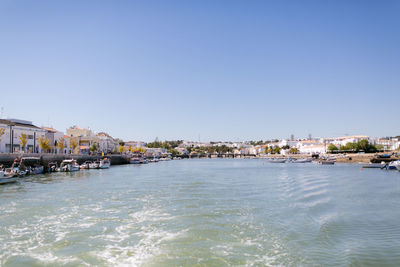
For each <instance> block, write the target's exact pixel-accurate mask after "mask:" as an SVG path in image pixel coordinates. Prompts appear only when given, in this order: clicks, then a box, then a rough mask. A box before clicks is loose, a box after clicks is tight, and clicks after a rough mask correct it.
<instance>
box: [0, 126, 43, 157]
mask: <svg viewBox="0 0 400 267" xmlns="http://www.w3.org/2000/svg"><path fill="white" fill-rule="evenodd" d="M1 129H4V130H1ZM0 131H1V132H2V136H0V138H1V141H0V152H2V153H13V152H30V153H38V152H41V148H40V147H39V144H38V143H37V140H38V138H39V137H42V136H45V134H46V131H45V130H44V129H42V128H40V127H37V126H35V125H33V123H32V122H31V121H26V120H18V119H7V120H3V119H0ZM23 134H25V135H26V145H25V147H22V144H21V142H20V137H21V136H22V135H23Z"/></svg>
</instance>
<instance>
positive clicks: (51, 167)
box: [47, 162, 58, 172]
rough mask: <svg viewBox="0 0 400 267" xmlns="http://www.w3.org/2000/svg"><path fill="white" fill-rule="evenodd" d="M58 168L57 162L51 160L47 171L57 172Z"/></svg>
mask: <svg viewBox="0 0 400 267" xmlns="http://www.w3.org/2000/svg"><path fill="white" fill-rule="evenodd" d="M57 170H58V164H57V162H49V164H47V172H56V171H57Z"/></svg>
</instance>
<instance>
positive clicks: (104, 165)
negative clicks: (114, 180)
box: [99, 158, 111, 169]
mask: <svg viewBox="0 0 400 267" xmlns="http://www.w3.org/2000/svg"><path fill="white" fill-rule="evenodd" d="M110 165H111V162H110V160H109V159H108V158H104V159H101V160H100V163H99V169H108V168H110Z"/></svg>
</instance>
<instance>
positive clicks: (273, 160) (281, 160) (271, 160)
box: [268, 159, 286, 163]
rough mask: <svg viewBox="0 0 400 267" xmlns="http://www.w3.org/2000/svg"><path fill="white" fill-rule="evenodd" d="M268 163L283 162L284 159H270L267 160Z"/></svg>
mask: <svg viewBox="0 0 400 267" xmlns="http://www.w3.org/2000/svg"><path fill="white" fill-rule="evenodd" d="M268 162H269V163H285V162H286V159H270V160H268Z"/></svg>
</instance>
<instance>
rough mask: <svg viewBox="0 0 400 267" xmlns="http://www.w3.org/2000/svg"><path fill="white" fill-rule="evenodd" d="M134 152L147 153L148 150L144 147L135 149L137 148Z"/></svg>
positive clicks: (133, 149)
mask: <svg viewBox="0 0 400 267" xmlns="http://www.w3.org/2000/svg"><path fill="white" fill-rule="evenodd" d="M132 152H140V153H145V152H146V149H144V148H143V147H135V148H132Z"/></svg>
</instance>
